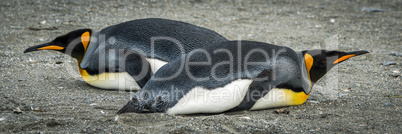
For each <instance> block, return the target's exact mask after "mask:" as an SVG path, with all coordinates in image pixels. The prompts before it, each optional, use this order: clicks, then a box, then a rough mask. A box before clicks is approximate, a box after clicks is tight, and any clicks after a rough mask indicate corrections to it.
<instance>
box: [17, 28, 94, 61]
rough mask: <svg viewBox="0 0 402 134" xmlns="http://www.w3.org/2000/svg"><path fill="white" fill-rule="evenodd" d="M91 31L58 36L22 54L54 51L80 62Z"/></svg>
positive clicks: (83, 30) (86, 30)
mask: <svg viewBox="0 0 402 134" xmlns="http://www.w3.org/2000/svg"><path fill="white" fill-rule="evenodd" d="M91 34H92V30H91V29H79V30H75V31H71V32H69V33H67V34H65V35H62V36H59V37H57V38H56V39H54V40H53V41H51V42H48V43H44V44H40V45H36V46H32V47H29V48H28V49H26V50H25V51H24V53H27V52H32V51H39V50H56V51H59V52H62V53H65V54H68V55H70V56H72V57H73V58H76V59H77V60H79V61H81V60H82V58H83V57H84V55H85V51H86V49H87V47H88V45H89V42H90V39H91Z"/></svg>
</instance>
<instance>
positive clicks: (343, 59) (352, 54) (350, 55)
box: [333, 50, 369, 64]
mask: <svg viewBox="0 0 402 134" xmlns="http://www.w3.org/2000/svg"><path fill="white" fill-rule="evenodd" d="M366 53H369V51H366V50H360V51H350V52H346V53H345V55H343V56H341V57H339V58H338V59H337V60H335V61H334V62H333V64H338V63H341V62H343V61H345V60H347V59H349V58H352V57H355V56H358V55H362V54H366Z"/></svg>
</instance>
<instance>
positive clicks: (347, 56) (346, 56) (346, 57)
mask: <svg viewBox="0 0 402 134" xmlns="http://www.w3.org/2000/svg"><path fill="white" fill-rule="evenodd" d="M353 56H356V54H350V55H345V56H342V57H341V58H338V59H337V60H336V61H334V62H333V64H336V63H339V62H342V61H344V60H347V59H349V58H352V57H353Z"/></svg>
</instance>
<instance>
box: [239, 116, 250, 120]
mask: <svg viewBox="0 0 402 134" xmlns="http://www.w3.org/2000/svg"><path fill="white" fill-rule="evenodd" d="M240 118H242V119H247V120H250V119H251V118H250V117H247V116H245V117H240Z"/></svg>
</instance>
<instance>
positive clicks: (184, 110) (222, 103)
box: [167, 79, 252, 114]
mask: <svg viewBox="0 0 402 134" xmlns="http://www.w3.org/2000/svg"><path fill="white" fill-rule="evenodd" d="M251 83H252V80H246V79H244V80H242V79H239V80H235V81H232V82H231V83H229V84H227V85H225V86H224V87H220V88H216V89H211V90H208V89H204V88H202V87H195V88H193V89H191V90H190V91H189V92H188V93H187V94H186V95H185V96H183V98H181V99H180V100H179V101H178V103H177V104H176V105H175V106H173V107H172V108H170V109H168V111H167V113H168V114H194V113H220V112H224V111H226V110H229V109H232V108H234V107H236V106H237V105H239V104H240V103H241V102H242V100H243V98H244V96H245V95H246V93H247V91H248V88H249V86H250V84H251Z"/></svg>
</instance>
